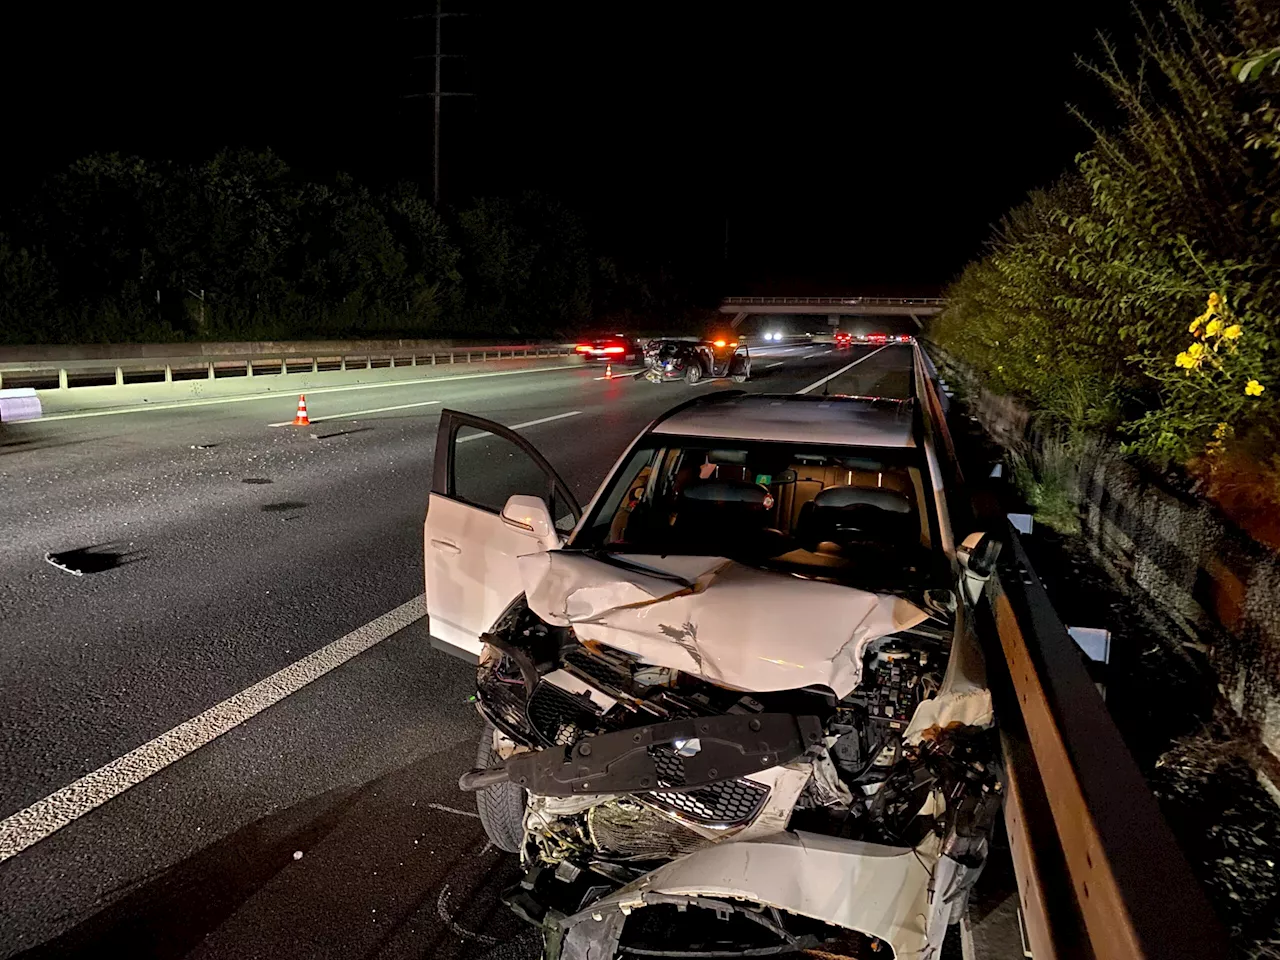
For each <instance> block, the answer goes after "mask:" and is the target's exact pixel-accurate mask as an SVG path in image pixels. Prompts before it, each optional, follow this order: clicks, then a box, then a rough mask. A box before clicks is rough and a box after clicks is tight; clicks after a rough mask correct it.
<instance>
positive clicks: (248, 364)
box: [244, 360, 253, 377]
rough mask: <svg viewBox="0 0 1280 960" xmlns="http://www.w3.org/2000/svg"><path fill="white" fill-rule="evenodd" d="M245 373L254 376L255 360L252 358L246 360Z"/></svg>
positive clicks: (247, 375)
mask: <svg viewBox="0 0 1280 960" xmlns="http://www.w3.org/2000/svg"><path fill="white" fill-rule="evenodd" d="M244 375H245V376H246V377H252V376H253V361H252V360H246V361H245V362H244Z"/></svg>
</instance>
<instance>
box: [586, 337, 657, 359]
mask: <svg viewBox="0 0 1280 960" xmlns="http://www.w3.org/2000/svg"><path fill="white" fill-rule="evenodd" d="M574 350H575V351H576V352H578V353H580V354H581V355H582V358H583V359H584V360H592V361H599V362H600V363H643V362H644V348H643V347H641V346H640V342H639V341H638V340H636V339H635V338H634V337H628V336H627V335H626V334H622V333H606V334H602V335H600V336H596V337H588V338H584V339H583V340H582V342H580V343H579V344H578V345H577V346H576V347H575V348H574Z"/></svg>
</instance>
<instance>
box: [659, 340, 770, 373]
mask: <svg viewBox="0 0 1280 960" xmlns="http://www.w3.org/2000/svg"><path fill="white" fill-rule="evenodd" d="M644 363H645V366H646V367H648V368H649V369H648V371H647V372H646V373H645V379H646V380H649V381H650V382H652V383H664V382H667V381H669V380H684V381H685V382H686V383H688V384H690V385H693V384H695V383H698V382H700V381H701V380H703V379H704V378H707V377H710V378H715V379H718V378H721V377H732V378H733V381H734V383H745V382H746V381H747V379H748V378H749V377H750V376H751V354H750V352H748V350H747V345H746V344H745V343H741V342H739V341H737V340H728V339H725V338H717V339H715V340H676V339H665V340H651V341H649V345H648V347H647V348H646V349H645V357H644Z"/></svg>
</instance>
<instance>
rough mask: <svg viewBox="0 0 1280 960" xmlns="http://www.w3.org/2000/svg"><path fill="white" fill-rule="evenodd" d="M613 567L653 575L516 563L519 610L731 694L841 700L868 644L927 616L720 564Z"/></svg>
mask: <svg viewBox="0 0 1280 960" xmlns="http://www.w3.org/2000/svg"><path fill="white" fill-rule="evenodd" d="M622 559H623V560H624V561H625V562H627V563H629V564H634V565H637V566H643V567H648V568H651V569H653V570H654V571H655V575H649V574H647V573H645V572H644V571H643V570H631V569H623V568H620V567H618V566H614V565H613V564H611V563H606V562H604V561H602V560H597V559H595V558H593V557H590V556H587V555H584V554H580V553H573V552H568V551H561V550H551V551H547V552H545V553H535V554H530V555H528V556H524V557H521V558H520V559H519V561H518V562H519V567H520V576H521V579H522V581H523V584H524V588H525V596H526V600H527V602H528V605H529V609H530V610H532V611H533V612H534V613H535V614H537V615H538V616H539V617H541V618H542V619H543V620H545V621H546V622H547V623H551V624H554V625H556V626H562V627H572V628H573V630H574V633H575V634H576V635H577V637H578V639H579V640H582V641H584V642H587V643H593V642H594V643H601V644H605V645H606V646H610V647H613V648H615V649H617V650H622V651H624V652H626V653H630V654H633V655H634V656H636V657H639V658H640V659H642V660H644V661H646V662H648V663H652V664H655V665H657V666H663V667H670V668H672V669H675V670H680V671H683V672H685V673H691V674H695V675H697V676H700V677H703V678H704V679H706V680H710V681H711V682H713V683H717V684H721V685H723V686H728V687H733V688H736V689H739V690H746V691H769V690H790V689H794V688H796V687H805V686H809V685H811V684H821V685H823V686H827V687H830V688H831V690H832V691H833V692H834V693H835V694H836V695H837V696H839V697H843V696H845V695H847V694H848V693H850V692H851V691H852V690H853V689H854V687H856V686H857V685H858V681H859V680H860V679H861V676H862V658H863V654H864V653H865V652H866V648H867V645H868V644H870V643H871V642H872V641H874V640H876V639H879V638H880V637H883V636H887V635H888V634H891V633H896V632H897V631H899V630H904V629H907V628H908V627H911V626H914V625H915V624H917V623H920V622H921V621H922V620H925V619H926V617H927V614H926V613H925V612H924V611H923V610H921V609H920V608H919V607H917V606H915V605H914V604H912V603H911V602H910V601H907V600H904V599H903V598H901V597H896V596H893V595H891V594H877V593H870V592H868V591H864V590H858V589H855V588H853V587H847V586H841V585H839V584H832V583H823V582H820V581H816V580H805V579H801V578H799V577H793V576H789V575H787V574H781V573H773V572H770V571H767V570H759V569H756V568H755V567H749V566H746V565H744V564H740V563H736V562H734V561H732V560H727V559H725V558H724V557H688V556H675V557H672V556H668V557H659V556H648V555H644V556H641V555H635V554H627V555H625V557H623V558H622ZM663 572H665V573H668V574H673V575H675V576H678V577H680V578H682V579H683V580H684V581H685V582H683V583H682V582H677V581H675V580H672V579H668V578H666V577H663V576H661V574H662V573H663ZM690 584H691V585H690Z"/></svg>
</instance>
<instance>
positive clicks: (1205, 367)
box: [935, 0, 1280, 548]
mask: <svg viewBox="0 0 1280 960" xmlns="http://www.w3.org/2000/svg"><path fill="white" fill-rule="evenodd" d="M1135 18H1136V24H1137V29H1138V40H1139V43H1138V51H1137V56H1136V59H1135V58H1131V57H1129V56H1122V55H1121V54H1120V53H1119V52H1118V51H1117V50H1116V49H1115V48H1114V47H1113V46H1112V45H1110V44H1109V43H1108V42H1106V41H1105V40H1104V41H1103V42H1102V49H1101V55H1100V58H1099V60H1098V61H1097V62H1096V63H1092V64H1085V68H1086V69H1088V70H1090V71H1091V72H1092V73H1093V74H1094V75H1095V76H1096V78H1097V79H1098V81H1099V82H1101V83H1102V84H1104V85H1105V86H1106V88H1107V90H1108V91H1109V92H1110V93H1111V94H1112V95H1113V97H1114V100H1115V104H1116V107H1117V108H1118V110H1119V113H1120V116H1121V117H1122V118H1123V120H1122V122H1121V123H1120V124H1119V125H1109V126H1107V127H1103V126H1101V125H1096V124H1094V123H1092V122H1091V120H1090V118H1088V117H1083V116H1082V117H1081V118H1080V119H1081V120H1082V122H1084V123H1086V124H1088V125H1089V128H1090V130H1091V131H1092V132H1093V135H1094V141H1093V145H1092V147H1091V148H1090V149H1088V150H1086V151H1085V152H1083V153H1082V154H1080V155H1079V156H1078V157H1077V158H1076V160H1075V164H1074V168H1073V169H1072V170H1071V171H1070V172H1068V173H1067V174H1066V175H1064V176H1063V177H1062V178H1061V179H1060V180H1059V181H1058V182H1056V183H1054V184H1052V185H1050V186H1048V187H1046V188H1045V189H1043V190H1040V191H1037V192H1035V193H1033V194H1032V195H1031V196H1030V197H1029V198H1028V200H1027V201H1026V202H1025V203H1024V204H1023V205H1022V206H1020V207H1018V208H1017V209H1015V210H1013V211H1011V212H1010V213H1009V214H1008V215H1007V216H1006V218H1005V219H1004V221H1003V222H1002V223H1001V224H1000V225H999V227H998V228H997V230H996V232H995V235H994V236H993V238H992V240H991V242H990V246H989V250H988V253H987V255H986V256H985V257H983V258H982V259H981V260H979V261H977V262H975V263H972V264H970V265H969V266H968V267H967V268H966V269H965V271H964V273H963V274H962V275H961V276H960V278H959V279H958V280H957V281H956V282H955V283H954V284H953V285H952V287H951V288H950V290H949V291H948V294H947V295H948V297H949V298H950V306H949V308H948V309H947V310H946V311H945V312H944V314H943V315H942V317H941V318H940V320H939V323H938V325H937V327H936V331H935V338H936V339H937V340H938V342H939V343H941V344H942V345H943V346H944V347H945V348H946V349H947V350H949V351H950V352H951V353H953V354H954V355H955V356H956V357H957V358H959V359H961V360H963V361H964V362H965V363H967V364H968V365H969V366H970V367H971V368H973V369H974V370H975V371H976V372H978V373H979V374H980V375H981V376H982V378H983V380H984V382H985V383H986V384H987V385H988V386H989V387H990V389H992V390H994V391H997V392H1002V393H1007V394H1012V395H1016V396H1019V397H1021V398H1022V399H1023V400H1024V401H1026V402H1027V403H1028V404H1029V405H1030V406H1031V407H1032V408H1033V409H1034V410H1035V412H1036V414H1037V417H1038V419H1039V421H1040V424H1041V428H1042V429H1045V430H1048V431H1056V432H1057V433H1058V434H1059V435H1061V436H1062V437H1063V438H1064V439H1063V443H1064V444H1065V445H1066V446H1067V447H1070V445H1071V444H1073V443H1076V442H1078V441H1077V440H1076V439H1075V438H1076V437H1077V436H1078V435H1083V434H1099V433H1102V434H1109V435H1112V436H1114V437H1115V438H1117V439H1118V440H1119V441H1120V443H1121V445H1122V449H1123V450H1124V451H1125V452H1127V453H1129V454H1133V455H1136V456H1140V457H1143V458H1145V459H1147V460H1149V461H1151V462H1153V463H1154V464H1156V465H1157V466H1158V467H1160V468H1168V467H1171V466H1173V467H1176V468H1182V469H1185V470H1187V471H1188V472H1189V473H1190V474H1191V475H1192V476H1193V477H1195V478H1196V479H1197V480H1199V481H1200V483H1201V486H1202V488H1203V490H1204V491H1205V493H1206V494H1207V495H1208V496H1210V497H1211V498H1213V499H1215V500H1217V501H1218V502H1219V503H1220V504H1221V505H1222V506H1223V508H1224V509H1225V510H1226V511H1227V512H1228V513H1229V514H1230V515H1232V516H1233V517H1234V518H1235V519H1236V520H1237V521H1238V522H1240V523H1241V524H1242V526H1244V527H1246V528H1247V529H1249V530H1250V531H1251V532H1253V533H1254V535H1255V536H1257V537H1258V538H1259V539H1260V540H1263V541H1264V542H1267V543H1269V544H1271V545H1272V546H1275V547H1278V548H1280V402H1278V401H1280V272H1278V270H1280V3H1277V2H1276V0H1234V2H1232V3H1230V4H1229V5H1228V10H1227V13H1226V14H1225V15H1224V16H1223V17H1221V18H1210V17H1209V16H1207V15H1206V14H1204V13H1202V12H1201V11H1200V10H1199V9H1198V8H1197V6H1196V5H1195V4H1194V3H1192V2H1190V0H1170V2H1169V3H1168V5H1167V7H1166V8H1165V10H1164V12H1163V14H1162V15H1161V16H1158V17H1156V18H1143V17H1141V16H1138V15H1137V14H1135ZM1059 466H1060V464H1059ZM1023 472H1024V473H1025V474H1026V476H1025V477H1024V478H1023V479H1024V482H1025V481H1031V482H1034V483H1038V484H1041V485H1043V484H1042V481H1043V480H1044V478H1046V477H1049V476H1050V475H1051V474H1052V473H1053V470H1046V471H1040V470H1039V469H1038V468H1036V465H1034V464H1026V465H1024V471H1023ZM1053 485H1054V484H1053V481H1049V483H1048V486H1049V487H1050V488H1052V487H1053ZM1028 489H1034V488H1033V487H1029V488H1028ZM1044 495H1045V496H1048V497H1050V502H1051V503H1053V502H1056V500H1055V499H1054V498H1053V496H1052V494H1051V492H1046V493H1045V494H1044ZM1028 496H1029V498H1030V495H1028ZM1067 522H1068V525H1069V521H1067Z"/></svg>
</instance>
